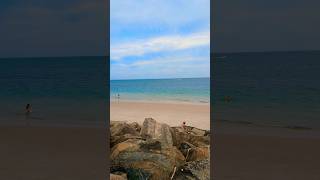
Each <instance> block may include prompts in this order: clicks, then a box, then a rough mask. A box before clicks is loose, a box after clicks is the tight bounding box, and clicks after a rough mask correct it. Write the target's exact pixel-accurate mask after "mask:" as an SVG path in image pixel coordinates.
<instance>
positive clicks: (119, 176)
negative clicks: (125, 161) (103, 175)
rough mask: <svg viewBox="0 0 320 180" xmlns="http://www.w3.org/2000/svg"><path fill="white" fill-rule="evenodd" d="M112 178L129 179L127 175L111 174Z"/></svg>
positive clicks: (118, 179)
mask: <svg viewBox="0 0 320 180" xmlns="http://www.w3.org/2000/svg"><path fill="white" fill-rule="evenodd" d="M110 180H127V175H126V174H123V175H117V174H110Z"/></svg>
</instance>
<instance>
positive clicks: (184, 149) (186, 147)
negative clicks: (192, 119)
mask: <svg viewBox="0 0 320 180" xmlns="http://www.w3.org/2000/svg"><path fill="white" fill-rule="evenodd" d="M195 147H196V146H194V145H193V144H190V143H188V142H182V143H180V146H179V150H180V151H181V152H182V154H183V155H184V157H187V155H188V154H189V151H190V149H192V148H195Z"/></svg>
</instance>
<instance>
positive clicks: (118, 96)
mask: <svg viewBox="0 0 320 180" xmlns="http://www.w3.org/2000/svg"><path fill="white" fill-rule="evenodd" d="M117 99H118V102H119V100H120V94H118V95H117Z"/></svg>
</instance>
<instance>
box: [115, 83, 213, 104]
mask: <svg viewBox="0 0 320 180" xmlns="http://www.w3.org/2000/svg"><path fill="white" fill-rule="evenodd" d="M110 91H111V92H110V96H111V100H117V95H118V94H119V95H120V100H134V101H167V102H170V101H171V102H189V103H207V104H208V103H210V78H182V79H139V80H111V83H110Z"/></svg>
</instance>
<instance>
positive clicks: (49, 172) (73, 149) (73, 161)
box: [0, 127, 107, 180]
mask: <svg viewBox="0 0 320 180" xmlns="http://www.w3.org/2000/svg"><path fill="white" fill-rule="evenodd" d="M105 134H106V132H105V129H103V128H100V129H98V128H58V127H55V128H49V127H1V128H0V141H1V143H0V159H1V162H0V177H1V179H8V180H9V179H10V180H21V179H25V180H36V179H43V180H45V179H47V180H54V179H59V180H88V179H105V178H106V174H107V172H106V170H107V168H106V164H105V163H106V159H104V158H103V157H107V156H106V155H105V152H106V143H103V142H106V137H105V136H106V135H105Z"/></svg>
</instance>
